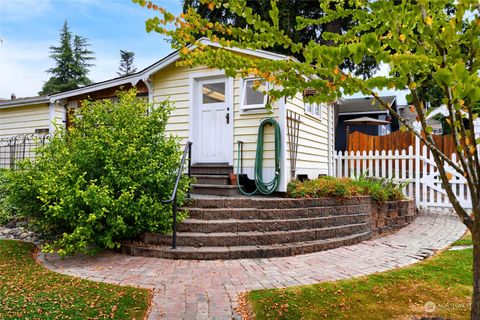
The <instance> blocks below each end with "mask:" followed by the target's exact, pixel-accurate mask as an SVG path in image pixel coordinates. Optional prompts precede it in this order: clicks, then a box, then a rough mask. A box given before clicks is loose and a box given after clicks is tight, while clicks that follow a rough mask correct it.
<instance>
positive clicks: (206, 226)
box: [178, 213, 371, 234]
mask: <svg viewBox="0 0 480 320" xmlns="http://www.w3.org/2000/svg"><path fill="white" fill-rule="evenodd" d="M367 222H371V215H370V214H369V213H366V214H354V215H341V216H327V217H313V218H301V219H283V220H264V219H250V220H247V219H226V220H203V219H187V220H185V221H183V222H182V223H181V224H180V225H179V226H178V231H179V232H197V233H199V232H200V233H207V234H208V233H219V232H252V231H259V232H264V231H288V230H301V229H315V228H325V227H333V226H340V225H350V224H356V223H367Z"/></svg>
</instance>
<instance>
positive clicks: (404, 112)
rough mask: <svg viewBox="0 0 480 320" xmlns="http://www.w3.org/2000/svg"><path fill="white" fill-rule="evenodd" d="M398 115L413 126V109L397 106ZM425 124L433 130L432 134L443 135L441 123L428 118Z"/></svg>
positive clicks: (415, 118) (414, 119) (415, 116)
mask: <svg viewBox="0 0 480 320" xmlns="http://www.w3.org/2000/svg"><path fill="white" fill-rule="evenodd" d="M398 113H399V115H400V116H401V117H403V118H405V119H406V120H407V122H408V124H409V125H411V126H413V123H414V122H415V121H416V120H417V112H416V111H415V109H412V108H410V106H398ZM427 124H428V125H429V126H431V127H432V128H433V131H432V133H433V134H437V135H441V134H443V127H442V121H440V120H437V119H432V118H429V119H427Z"/></svg>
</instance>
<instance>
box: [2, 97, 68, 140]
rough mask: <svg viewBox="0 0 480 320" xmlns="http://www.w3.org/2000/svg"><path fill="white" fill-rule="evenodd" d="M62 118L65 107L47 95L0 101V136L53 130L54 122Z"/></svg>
mask: <svg viewBox="0 0 480 320" xmlns="http://www.w3.org/2000/svg"><path fill="white" fill-rule="evenodd" d="M12 98H14V96H12ZM64 120H65V109H64V108H63V107H61V106H60V105H58V104H55V103H51V102H50V99H49V98H48V97H47V96H41V97H31V98H21V99H15V98H14V99H11V100H7V101H2V102H0V138H2V137H11V136H17V135H23V134H34V133H45V132H53V130H54V123H58V124H61V123H62V122H63V121H64Z"/></svg>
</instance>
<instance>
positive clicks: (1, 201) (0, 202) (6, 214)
mask: <svg viewBox="0 0 480 320" xmlns="http://www.w3.org/2000/svg"><path fill="white" fill-rule="evenodd" d="M8 181H9V171H8V170H6V169H0V226H3V225H4V224H6V223H7V222H10V221H11V220H13V219H14V218H15V209H14V207H13V205H12V204H11V203H10V202H9V197H8V194H9V189H8V185H9V183H8Z"/></svg>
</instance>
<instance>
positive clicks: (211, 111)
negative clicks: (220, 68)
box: [193, 77, 233, 163]
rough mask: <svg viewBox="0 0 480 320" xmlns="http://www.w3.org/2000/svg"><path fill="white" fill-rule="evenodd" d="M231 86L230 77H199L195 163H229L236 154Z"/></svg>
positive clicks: (195, 113)
mask: <svg viewBox="0 0 480 320" xmlns="http://www.w3.org/2000/svg"><path fill="white" fill-rule="evenodd" d="M230 90H231V88H229V81H227V78H225V77H221V78H214V79H211V78H210V79H208V80H198V81H197V85H196V97H195V102H196V103H195V106H194V108H195V110H194V111H195V112H194V117H195V120H194V121H195V127H196V128H195V130H194V132H195V137H194V139H193V140H194V145H193V148H194V150H196V152H195V154H196V157H195V159H194V162H197V163H220V162H223V163H225V162H226V163H230V162H231V161H232V155H233V132H232V128H233V126H232V124H233V117H232V112H231V111H232V110H230V109H231V107H230V101H231V94H230Z"/></svg>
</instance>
